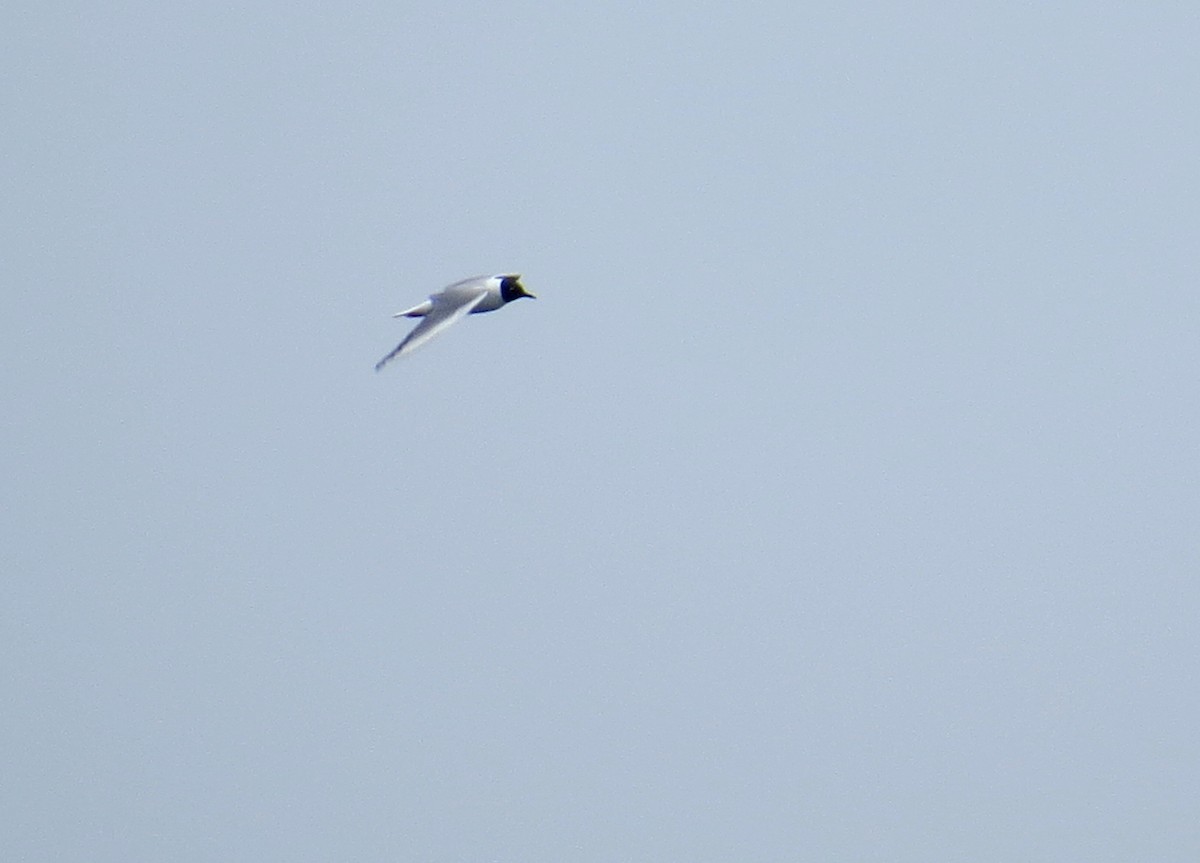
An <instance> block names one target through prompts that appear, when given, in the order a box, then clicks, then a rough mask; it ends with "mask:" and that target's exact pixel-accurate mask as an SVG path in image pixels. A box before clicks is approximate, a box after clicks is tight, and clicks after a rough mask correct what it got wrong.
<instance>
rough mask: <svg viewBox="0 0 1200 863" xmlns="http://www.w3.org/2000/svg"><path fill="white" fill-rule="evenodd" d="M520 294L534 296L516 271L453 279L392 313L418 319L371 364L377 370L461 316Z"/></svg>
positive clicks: (505, 302) (492, 308) (490, 309)
mask: <svg viewBox="0 0 1200 863" xmlns="http://www.w3.org/2000/svg"><path fill="white" fill-rule="evenodd" d="M521 297H529V298H531V299H537V298H536V297H534V296H533V294H531V293H529V292H528V291H527V290H525V286H524V285H522V284H521V276H520V274H516V273H504V274H501V275H499V276H475V277H474V278H470V279H463V280H462V281H461V282H455V283H454V284H453V285H450V286H448V287H445V288H442V289H441V290H440V291H438V292H437V293H436V294H430V295H429V299H427V300H426V301H425V302H423V303H418V304H417V305H415V306H413V307H412V308H411V309H405V310H404V311H403V312H396V314H394V315H392V317H393V318H421V319H422V320H421V323H419V324H417V325H416V327H414V328H413V331H412V332H411V333H409V334H408V335H407V336H405V337H404V341H402V342H401V343H400V344H398V345H396V349H395V350H393V351H392V352H391V353H390V354H388V355H387V356H386V357H384V358H383V359H381V360H380V361H379V362H377V363H376V364H375V371H379V370H380V369H381V368H383V367H384V366H385V365H387V364H388V363H389V362H391V361H392V360H394V359H395V358H396V357H402V356H404V355H405V354H407V353H411V352H412V351H415V350H416V349H417V348H419V347H420V346H421V345H423V344H425V343H426V342H427V341H429V340H430V339H432V338H433V337H434V336H436V335H437V334H438V333H440V332H441V331H442V330H444V329H446V327H448V326H450V325H451V324H452V323H454V322H455V321H457V320H459V319H460V318H462V317H463V315H470V314H480V313H482V312H494V311H495V310H496V309H498V308H500V307H501V306H505V305H508V304H509V303H511V302H512V301H513V300H519V299H520V298H521Z"/></svg>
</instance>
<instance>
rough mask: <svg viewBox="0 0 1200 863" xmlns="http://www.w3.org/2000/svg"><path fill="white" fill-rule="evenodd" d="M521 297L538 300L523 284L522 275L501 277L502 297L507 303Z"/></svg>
mask: <svg viewBox="0 0 1200 863" xmlns="http://www.w3.org/2000/svg"><path fill="white" fill-rule="evenodd" d="M521 297H529V298H530V299H531V300H536V299H537V297H535V296H534V295H533V294H531V293H529V291H527V290H525V286H524V285H522V284H521V277H520V276H519V275H516V276H501V277H500V298H501V299H502V300H504V302H506V303H511V302H512V301H513V300H519V299H521Z"/></svg>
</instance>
